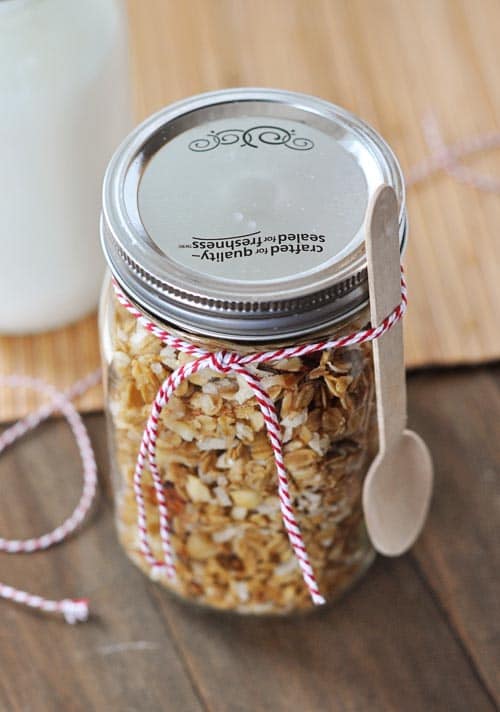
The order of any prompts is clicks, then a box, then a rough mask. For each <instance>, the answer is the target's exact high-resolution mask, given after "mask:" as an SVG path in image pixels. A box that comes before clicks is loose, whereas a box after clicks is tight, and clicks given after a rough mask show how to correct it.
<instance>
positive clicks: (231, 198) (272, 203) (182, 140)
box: [101, 88, 406, 342]
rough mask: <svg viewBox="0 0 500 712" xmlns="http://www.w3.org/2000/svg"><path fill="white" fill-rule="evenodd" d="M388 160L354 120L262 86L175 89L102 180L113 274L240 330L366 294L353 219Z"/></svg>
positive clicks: (179, 315) (318, 324)
mask: <svg viewBox="0 0 500 712" xmlns="http://www.w3.org/2000/svg"><path fill="white" fill-rule="evenodd" d="M382 183H387V184H389V185H391V186H392V187H393V188H394V189H395V191H396V195H397V197H398V201H399V205H400V219H399V226H400V244H401V249H403V246H404V241H405V234H406V210H405V195H404V184H403V178H402V175H401V170H400V168H399V165H398V162H397V160H396V158H395V157H394V155H393V153H392V151H391V150H390V148H389V147H388V146H387V144H386V143H385V141H383V139H382V138H381V137H380V136H379V135H378V134H377V133H376V132H375V131H374V130H373V129H371V128H370V127H369V126H368V125H367V124H365V123H364V122H362V121H361V120H360V119H358V118H356V117H355V116H353V115H352V114H350V113H349V112H347V111H345V110H344V109H341V108H339V107H337V106H334V105H333V104H330V103H328V102H326V101H322V100H320V99H316V98H314V97H310V96H307V95H304V94H296V93H291V92H285V91H276V90H272V89H247V88H245V89H231V90H226V91H218V92H214V93H209V94H201V95H199V96H195V97H192V98H190V99H186V100H184V101H181V102H178V103H176V104H173V105H171V106H168V107H166V108H165V109H163V110H161V111H160V112H158V113H157V114H155V115H154V116H152V117H150V118H149V119H147V120H146V121H145V122H144V123H142V124H141V125H140V126H138V127H137V128H136V129H135V130H134V131H133V132H132V133H131V134H130V135H129V136H128V138H127V139H126V140H125V141H124V142H123V143H122V145H121V146H120V147H119V148H118V150H117V151H116V153H115V155H114V156H113V158H112V160H111V162H110V164H109V166H108V170H107V172H106V176H105V179H104V188H103V214H102V221H101V232H102V244H103V249H104V252H105V255H106V258H107V261H108V264H109V266H110V269H111V271H112V273H113V275H114V276H115V277H116V279H117V280H118V282H119V283H120V284H121V285H122V287H123V288H124V290H125V291H126V292H127V293H128V294H129V296H130V298H131V299H133V300H134V301H135V302H136V303H137V304H138V305H139V306H140V307H142V308H143V309H144V310H145V311H146V312H148V313H150V314H151V315H153V316H155V317H157V318H158V319H160V320H161V321H162V322H164V323H167V324H168V323H171V324H174V325H176V326H179V327H181V328H183V329H186V330H188V331H191V332H193V333H197V334H203V335H210V336H216V337H221V338H226V339H228V338H229V339H233V340H237V341H244V342H264V341H272V340H277V339H286V338H290V337H294V336H299V335H304V334H307V333H309V332H313V331H316V330H318V329H322V328H324V327H327V326H329V325H332V324H335V323H336V322H338V321H340V320H343V319H345V318H348V317H350V316H351V315H354V314H355V313H356V312H357V311H359V310H360V309H362V308H363V307H364V306H366V304H367V301H368V284H367V277H366V260H365V253H364V235H363V229H364V219H365V214H366V210H367V206H368V203H369V200H370V197H371V195H372V194H373V193H374V191H375V190H376V188H377V187H378V186H379V185H380V184H382Z"/></svg>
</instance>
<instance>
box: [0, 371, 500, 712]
mask: <svg viewBox="0 0 500 712" xmlns="http://www.w3.org/2000/svg"><path fill="white" fill-rule="evenodd" d="M464 403H466V404H467V405H466V406H464ZM409 404H410V425H411V427H414V428H415V429H416V430H418V431H419V432H420V433H422V434H423V435H424V436H425V438H426V440H427V442H428V443H429V445H430V446H431V449H432V451H433V456H434V460H435V465H436V493H435V498H434V502H433V506H432V509H431V514H430V519H429V522H428V524H427V526H426V528H425V530H424V533H423V535H422V537H421V539H420V541H419V542H418V544H417V545H416V547H415V548H414V549H413V551H412V552H411V553H410V554H409V555H406V556H404V557H402V558H399V559H393V560H390V559H379V560H378V561H377V562H376V563H375V565H374V567H373V569H372V570H371V571H370V572H369V573H368V574H367V576H366V577H365V578H364V579H363V581H362V582H361V583H360V584H359V585H358V586H357V588H356V589H355V590H354V591H352V592H351V593H350V594H349V595H348V596H346V597H345V598H344V600H342V601H341V602H340V603H339V604H337V605H336V606H334V607H331V608H327V609H326V610H322V611H319V612H317V613H313V614H310V615H308V616H305V617H299V618H290V619H269V620H265V619H252V618H245V617H238V616H234V615H230V614H227V615H223V614H211V613H207V612H204V613H202V612H200V611H198V610H196V609H194V608H192V607H189V606H187V605H183V604H180V603H177V602H174V601H173V600H172V599H171V598H170V596H169V595H168V594H167V593H166V592H165V591H164V590H163V589H160V588H159V587H157V586H156V585H155V584H152V583H151V582H150V581H149V580H148V579H146V578H145V577H144V576H143V575H142V574H141V573H140V572H139V571H138V570H137V569H136V568H135V567H134V566H133V565H132V564H130V563H129V561H128V560H127V559H126V558H125V555H124V554H123V552H122V551H121V549H120V548H119V546H118V543H117V540H116V536H115V532H114V527H113V517H112V511H111V502H110V497H109V481H108V464H107V455H106V447H105V433H104V427H103V425H104V423H103V416H101V415H93V416H87V417H86V423H87V425H88V426H89V428H90V432H91V436H92V441H93V444H94V446H95V448H96V450H97V458H98V462H99V468H100V475H101V485H102V490H103V492H104V495H103V496H101V498H100V501H99V504H98V507H97V509H96V511H95V513H94V516H93V518H92V520H91V521H89V523H88V524H87V525H86V526H85V528H84V530H83V531H81V532H80V533H79V535H78V536H76V537H73V538H72V539H71V540H69V541H68V542H67V543H65V544H64V545H63V546H60V547H58V548H57V549H54V550H52V551H50V552H46V553H43V554H34V555H32V556H29V557H26V556H22V555H17V556H6V555H4V554H2V572H1V577H2V581H5V582H8V583H10V584H12V585H17V586H20V587H24V588H28V589H29V590H31V591H36V592H40V593H44V594H46V595H49V596H53V595H68V596H75V595H85V596H88V597H89V598H90V601H91V608H92V612H93V615H92V619H91V621H90V622H89V623H87V624H82V625H79V626H75V627H72V626H68V625H66V624H65V623H63V622H62V621H60V620H59V619H50V618H47V617H43V616H41V615H39V614H37V613H34V612H32V611H30V610H27V609H25V608H21V607H19V606H16V605H15V604H11V603H7V602H2V601H0V609H1V616H2V625H1V626H0V659H1V666H0V709H1V710H2V712H28V711H29V712H115V711H116V712H191V711H193V712H269V710H273V711H275V712H285V710H291V709H296V710H301V711H304V712H402V711H403V710H404V712H495V710H497V709H498V708H499V706H500V677H499V673H498V671H499V669H500V664H499V663H500V643H499V641H500V599H499V596H498V572H499V571H500V554H499V549H498V539H499V534H500V532H499V517H498V472H499V467H500V452H499V446H498V432H497V428H496V425H497V423H498V419H499V416H500V370H499V369H498V368H497V369H495V370H493V369H490V370H487V369H477V370H475V371H474V372H470V371H469V370H462V371H455V372H453V373H451V372H450V373H447V374H443V373H441V374H437V375H436V374H414V375H412V376H410V388H409ZM54 443H57V448H55V447H54ZM79 475H80V473H79V464H78V461H77V458H76V457H75V446H74V443H73V441H72V438H71V436H70V434H69V432H68V430H67V426H66V425H65V424H64V423H63V422H61V421H56V420H54V421H52V422H50V423H48V424H46V425H45V426H43V427H42V428H41V429H40V430H39V431H37V432H35V433H33V434H32V435H30V436H29V437H27V438H26V440H25V441H24V442H23V445H22V446H20V447H17V448H14V449H12V450H10V451H7V453H6V455H5V456H4V457H3V458H2V460H1V461H0V481H1V482H2V497H1V498H0V520H1V521H2V535H12V536H16V535H17V536H26V535H31V534H34V533H37V532H41V531H46V530H47V528H48V527H49V526H50V525H51V524H54V523H56V522H58V521H60V520H61V519H62V517H63V516H64V515H65V514H66V513H67V512H69V511H70V508H71V507H72V506H73V505H74V503H75V501H76V497H77V491H78V486H79V485H78V478H79ZM54 492H57V496H54Z"/></svg>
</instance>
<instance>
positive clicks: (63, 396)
mask: <svg viewBox="0 0 500 712" xmlns="http://www.w3.org/2000/svg"><path fill="white" fill-rule="evenodd" d="M100 377H101V374H100V371H95V372H94V373H91V374H89V375H88V376H86V377H85V378H84V379H82V380H81V381H78V382H77V383H75V384H74V385H73V386H72V387H71V388H70V389H68V390H67V391H65V392H61V391H58V390H56V389H55V388H54V387H53V386H50V385H48V384H47V383H44V382H43V381H41V380H39V379H34V378H28V377H26V376H5V377H2V376H0V385H2V386H9V387H11V388H30V389H32V390H35V391H38V392H39V393H41V394H42V395H44V396H46V397H47V398H48V402H47V403H46V404H45V405H43V406H41V407H40V408H39V409H38V410H37V411H35V412H34V413H30V414H29V415H27V416H26V417H25V418H23V419H22V420H19V421H18V422H17V423H15V424H14V425H12V426H11V427H10V428H7V429H6V430H4V432H3V433H2V434H1V435H0V453H2V452H3V451H4V450H5V449H6V448H8V447H9V445H12V443H14V442H15V441H16V440H18V439H19V438H21V437H22V436H23V435H25V434H26V433H27V432H29V431H30V430H33V429H34V428H36V427H37V426H38V425H39V424H40V423H41V422H42V421H43V420H46V419H47V418H48V417H49V416H50V415H52V414H53V413H54V412H55V411H59V412H60V413H62V414H63V415H64V417H65V418H66V420H67V421H68V424H69V426H70V428H71V430H72V432H73V435H74V436H75V440H76V443H77V446H78V450H79V452H80V457H81V459H82V464H83V491H82V495H81V497H80V501H79V502H78V504H77V506H76V507H75V509H74V511H73V513H72V514H71V515H70V516H69V517H68V518H67V519H66V520H65V521H64V522H63V523H62V524H61V525H60V526H58V527H56V528H55V529H53V530H52V531H51V532H48V533H47V534H43V535H41V536H38V537H34V538H32V539H4V538H0V551H3V552H5V553H7V554H30V553H32V552H33V551H41V550H44V549H48V548H49V547H51V546H54V544H58V543H59V542H61V541H63V540H64V539H66V538H67V537H68V536H69V535H70V534H71V533H72V532H73V531H74V530H75V529H76V528H77V527H78V526H79V525H80V524H81V523H82V521H83V520H84V518H85V516H86V514H87V512H88V511H89V509H90V506H91V504H92V500H93V499H94V496H95V492H96V486H97V470H96V463H95V458H94V452H93V450H92V445H91V443H90V440H89V436H88V433H87V430H86V428H85V425H84V424H83V421H82V419H81V417H80V415H79V413H78V411H77V410H76V408H75V406H74V405H73V403H72V402H71V399H72V398H75V397H76V396H78V395H81V394H82V393H84V392H85V391H87V390H88V389H89V388H90V387H91V386H93V385H96V384H97V383H99V381H100ZM0 597H1V598H5V599H7V600H10V601H14V602H16V603H22V604H24V605H26V606H30V607H31V608H36V609H39V610H41V611H45V612H47V613H60V614H62V615H63V616H64V618H65V620H66V621H67V622H68V623H77V622H78V621H85V620H87V617H88V602H87V600H86V599H81V598H80V599H72V598H65V599H62V600H50V599H47V598H43V597H42V596H37V595H34V594H32V593H28V592H27V591H22V590H20V589H17V588H13V587H12V586H8V585H6V584H3V583H1V582H0Z"/></svg>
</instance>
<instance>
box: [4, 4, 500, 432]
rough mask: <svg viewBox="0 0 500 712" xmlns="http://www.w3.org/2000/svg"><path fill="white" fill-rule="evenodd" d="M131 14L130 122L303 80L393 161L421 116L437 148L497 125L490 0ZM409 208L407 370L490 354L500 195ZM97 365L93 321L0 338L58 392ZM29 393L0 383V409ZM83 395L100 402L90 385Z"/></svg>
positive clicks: (439, 183) (422, 194)
mask: <svg viewBox="0 0 500 712" xmlns="http://www.w3.org/2000/svg"><path fill="white" fill-rule="evenodd" d="M128 9H129V16H130V29H131V55H132V73H133V81H134V86H135V99H136V108H137V119H138V120H142V119H143V118H145V117H146V116H147V115H148V114H150V113H152V112H153V111H156V110H157V109H159V108H160V107H162V106H164V105H165V104H167V103H170V102H172V101H175V100H177V99H180V98H182V97H185V96H188V95H190V94H195V93H198V92H201V91H209V90H214V89H219V88H224V87H234V86H270V87H279V88H284V89H290V90H296V91H302V92H307V93H310V94H316V95H318V96H321V97H323V98H325V99H328V100H330V101H333V102H335V103H337V104H341V105H342V106H344V107H346V108H348V109H350V110H351V111H353V112H354V113H356V114H358V115H359V116H361V117H362V118H364V119H365V120H366V121H368V122H369V123H371V124H372V125H373V126H374V127H375V128H377V129H378V130H379V131H380V132H381V133H382V135H383V136H384V137H385V138H386V139H387V140H388V142H389V143H390V144H391V146H392V147H393V148H394V150H395V152H396V154H397V155H398V157H399V158H400V160H401V163H402V165H403V169H405V170H409V169H410V168H411V167H412V166H414V165H415V164H417V163H419V162H420V161H421V160H422V159H424V158H425V157H426V156H428V153H429V149H428V146H427V144H426V141H425V137H424V132H423V128H422V120H423V118H424V116H425V115H426V114H427V113H428V112H429V111H432V112H433V114H434V116H435V118H436V120H437V122H438V123H439V125H440V128H441V131H442V134H443V136H444V138H445V140H446V142H449V143H453V142H455V141H459V140H462V139H468V138H470V137H471V136H475V135H477V134H482V133H485V132H488V131H494V130H500V83H499V82H498V76H497V72H498V66H500V43H499V42H498V28H499V27H500V4H499V3H498V0H405V1H404V2H401V0H348V1H347V0H186V1H185V2H179V1H178V0H177V1H176V0H147V2H145V1H144V0H129V2H128ZM498 158H499V155H498V152H497V153H495V152H494V151H493V152H490V153H489V154H478V155H475V156H473V157H472V158H470V159H468V164H469V165H472V166H474V168H475V169H476V170H478V171H481V172H482V173H485V174H489V175H497V176H499V175H500V163H499V160H498ZM408 209H409V217H410V240H409V246H408V250H407V253H406V264H407V273H408V286H409V290H410V309H409V313H408V317H407V319H406V326H405V332H406V357H407V364H408V366H409V367H410V368H415V367H422V366H429V365H452V364H470V363H479V362H484V361H489V360H493V359H497V358H498V357H499V356H500V329H498V326H497V324H496V321H497V315H498V313H499V311H500V268H499V267H500V265H499V262H500V260H499V244H500V241H499V240H498V229H499V225H500V196H499V195H497V194H494V193H487V192H481V191H479V190H478V189H476V188H473V187H470V186H467V185H463V184H461V183H459V182H457V181H456V180H454V179H453V178H451V177H449V176H448V175H446V174H444V173H436V174H435V175H434V176H431V177H430V178H428V179H426V180H425V181H423V182H421V183H419V184H417V185H416V186H414V187H412V188H410V190H409V194H408ZM97 210H98V206H96V211H97ZM96 239H97V235H96ZM98 362H99V358H98V345H97V337H96V322H95V318H94V317H93V316H91V317H89V318H87V319H85V320H84V321H82V322H80V323H79V324H76V325H74V326H71V327H70V328H67V329H63V330H61V331H58V332H52V333H49V334H44V335H41V336H35V337H23V338H5V337H2V338H1V339H0V373H12V372H21V373H27V374H30V375H36V376H40V377H42V378H44V379H46V380H48V381H50V382H52V383H55V384H56V385H58V386H60V387H66V386H68V385H70V384H71V383H72V382H73V381H75V380H76V379H77V378H79V377H81V376H83V375H85V374H86V373H87V372H89V371H91V370H93V369H94V368H96V367H97V366H98ZM35 403H36V400H35V399H34V397H33V396H32V394H29V393H23V392H21V391H19V392H16V393H12V392H9V391H8V390H4V391H1V390H0V420H9V419H12V418H15V417H18V416H19V415H21V414H23V413H25V412H26V411H27V410H28V409H30V408H32V407H33V406H34V404H35ZM79 405H80V406H81V408H82V409H83V410H92V409H98V408H100V407H101V406H102V398H101V393H100V391H99V389H94V390H93V391H92V392H89V393H88V394H87V395H86V396H85V397H84V398H83V399H81V401H80V403H79Z"/></svg>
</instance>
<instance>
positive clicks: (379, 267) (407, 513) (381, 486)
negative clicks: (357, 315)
mask: <svg viewBox="0 0 500 712" xmlns="http://www.w3.org/2000/svg"><path fill="white" fill-rule="evenodd" d="M366 254H367V260H368V284H369V289H370V316H371V322H372V324H374V325H375V324H380V323H381V322H382V321H383V319H384V318H385V317H386V316H387V315H388V314H390V313H391V312H392V310H393V309H394V307H396V306H397V305H398V304H399V302H400V300H401V290H400V278H401V275H400V254H399V225H398V204H397V199H396V195H395V193H394V190H393V189H392V188H390V187H389V186H381V187H380V188H379V189H378V190H377V192H376V193H375V195H374V196H373V199H372V202H371V205H370V206H369V209H368V215H367V220H366ZM373 365H374V370H375V391H376V397H377V422H378V437H379V451H378V454H377V456H376V457H375V459H374V461H373V462H372V464H371V466H370V469H369V470H368V474H367V476H366V478H365V481H364V484H363V509H364V515H365V520H366V526H367V529H368V534H369V536H370V539H371V541H372V544H373V546H374V548H375V549H376V550H377V551H378V552H379V553H381V554H385V555H386V556H398V555H399V554H402V553H403V552H405V551H406V550H407V549H409V548H410V547H411V546H412V544H413V543H414V541H415V540H416V538H417V537H418V535H419V533H420V531H421V529H422V527H423V525H424V522H425V518H426V516H427V512H428V509H429V504H430V498H431V492H432V480H433V474H432V460H431V456H430V453H429V450H428V449H427V446H426V445H425V443H424V441H423V440H422V438H420V437H419V436H418V435H417V434H416V433H414V432H412V431H411V430H407V429H405V428H406V383H405V370H404V360H403V330H402V324H401V321H399V322H398V323H397V324H395V325H394V326H393V327H392V329H390V330H389V331H388V332H387V333H386V334H384V335H383V336H381V337H380V338H378V339H376V340H375V341H373Z"/></svg>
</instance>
